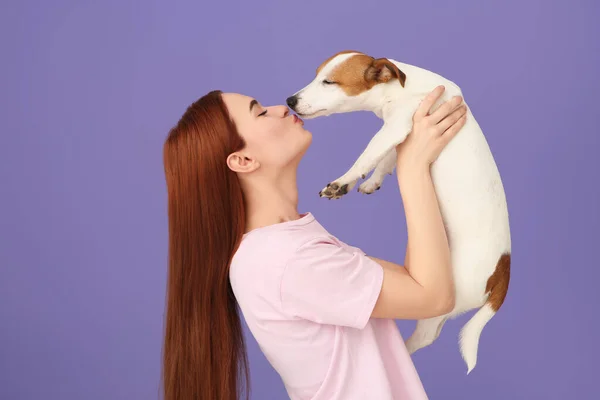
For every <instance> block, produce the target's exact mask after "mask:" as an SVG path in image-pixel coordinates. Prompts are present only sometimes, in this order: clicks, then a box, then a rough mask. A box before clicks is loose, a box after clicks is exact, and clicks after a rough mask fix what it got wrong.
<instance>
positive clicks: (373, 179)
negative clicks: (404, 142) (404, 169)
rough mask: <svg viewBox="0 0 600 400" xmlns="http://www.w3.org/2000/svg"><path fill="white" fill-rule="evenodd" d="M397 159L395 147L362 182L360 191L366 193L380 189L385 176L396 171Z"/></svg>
mask: <svg viewBox="0 0 600 400" xmlns="http://www.w3.org/2000/svg"><path fill="white" fill-rule="evenodd" d="M396 159H397V155H396V149H395V148H393V149H392V150H390V151H389V152H388V153H387V154H386V155H385V156H384V157H383V159H382V160H381V161H379V164H377V166H376V167H375V170H374V171H373V174H372V175H371V176H370V177H369V179H367V180H366V181H364V182H363V183H361V184H360V186H359V187H358V191H359V192H361V193H364V194H371V193H373V192H375V191H376V190H379V189H380V188H381V185H382V183H383V180H384V179H385V176H386V175H391V174H392V173H393V172H394V168H396Z"/></svg>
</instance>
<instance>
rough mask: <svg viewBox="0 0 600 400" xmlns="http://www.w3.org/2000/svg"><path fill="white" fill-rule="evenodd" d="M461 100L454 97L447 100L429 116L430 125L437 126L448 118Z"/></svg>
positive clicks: (458, 97)
mask: <svg viewBox="0 0 600 400" xmlns="http://www.w3.org/2000/svg"><path fill="white" fill-rule="evenodd" d="M462 101H463V99H462V97H461V96H455V97H453V98H452V99H450V100H448V101H447V102H445V103H444V104H442V105H441V106H440V107H439V108H438V109H437V110H435V112H434V113H433V114H431V115H430V116H429V119H430V121H431V123H432V124H437V123H438V122H440V121H441V120H443V119H444V118H446V117H447V116H448V114H450V113H451V112H452V110H454V109H455V108H456V107H458V106H459V105H460V103H462Z"/></svg>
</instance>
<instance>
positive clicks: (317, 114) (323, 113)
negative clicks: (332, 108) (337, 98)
mask: <svg viewBox="0 0 600 400" xmlns="http://www.w3.org/2000/svg"><path fill="white" fill-rule="evenodd" d="M296 114H298V116H299V117H300V118H302V119H315V118H318V117H326V116H328V115H330V114H331V113H330V112H329V111H328V110H319V111H315V112H308V113H306V114H303V113H299V112H297V111H296Z"/></svg>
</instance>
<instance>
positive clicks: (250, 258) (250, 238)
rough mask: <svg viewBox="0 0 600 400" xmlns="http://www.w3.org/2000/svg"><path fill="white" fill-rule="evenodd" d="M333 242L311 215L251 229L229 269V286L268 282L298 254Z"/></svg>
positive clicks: (278, 274) (307, 214) (330, 236)
mask: <svg viewBox="0 0 600 400" xmlns="http://www.w3.org/2000/svg"><path fill="white" fill-rule="evenodd" d="M335 240H336V239H335V238H334V237H333V236H332V235H331V234H329V232H327V230H325V228H323V226H321V224H320V223H319V222H318V221H317V220H316V219H315V217H314V216H313V215H312V214H311V213H306V214H304V215H303V216H302V217H301V218H299V219H297V220H294V221H288V222H283V223H280V224H275V225H270V226H266V227H263V228H259V229H255V230H253V231H251V232H249V233H247V234H246V235H244V237H243V239H242V242H241V243H240V245H239V247H238V249H237V250H236V252H235V254H234V255H233V258H232V260H231V265H230V272H229V275H230V278H231V280H232V285H235V284H236V283H237V282H243V284H244V286H247V283H248V282H250V281H254V280H265V279H266V280H270V279H273V278H274V277H277V276H280V274H281V273H282V270H283V269H284V268H285V266H286V265H287V264H288V263H289V261H290V260H291V259H293V258H294V257H295V256H296V255H297V254H298V253H299V252H302V251H304V250H306V249H307V248H309V249H310V248H314V246H316V245H318V243H329V242H333V241H335Z"/></svg>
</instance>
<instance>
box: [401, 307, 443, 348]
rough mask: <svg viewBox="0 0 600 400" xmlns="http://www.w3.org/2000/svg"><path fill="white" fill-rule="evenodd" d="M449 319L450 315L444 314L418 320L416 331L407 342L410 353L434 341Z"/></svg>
mask: <svg viewBox="0 0 600 400" xmlns="http://www.w3.org/2000/svg"><path fill="white" fill-rule="evenodd" d="M447 319H448V315H442V316H439V317H433V318H427V319H421V320H419V321H417V326H416V328H415V331H414V332H413V333H412V335H411V336H410V337H409V338H408V339H407V340H406V342H405V344H406V349H407V350H408V352H409V354H412V353H414V352H415V351H417V350H419V349H422V348H423V347H426V346H429V345H430V344H431V343H433V342H434V341H435V340H436V339H437V338H438V337H439V336H440V333H441V331H442V327H443V326H444V323H445V322H446V320H447Z"/></svg>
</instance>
